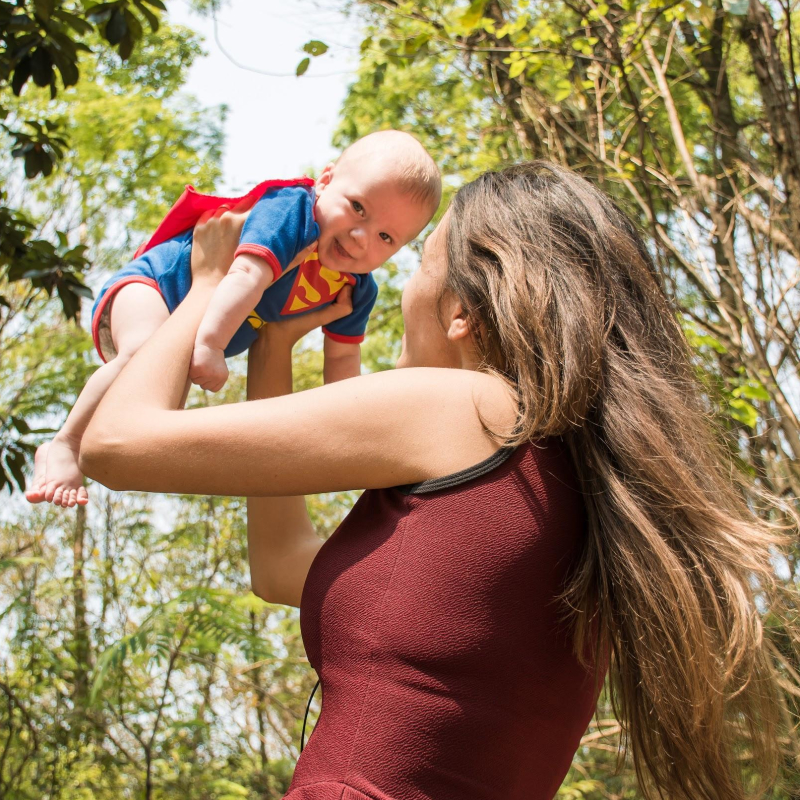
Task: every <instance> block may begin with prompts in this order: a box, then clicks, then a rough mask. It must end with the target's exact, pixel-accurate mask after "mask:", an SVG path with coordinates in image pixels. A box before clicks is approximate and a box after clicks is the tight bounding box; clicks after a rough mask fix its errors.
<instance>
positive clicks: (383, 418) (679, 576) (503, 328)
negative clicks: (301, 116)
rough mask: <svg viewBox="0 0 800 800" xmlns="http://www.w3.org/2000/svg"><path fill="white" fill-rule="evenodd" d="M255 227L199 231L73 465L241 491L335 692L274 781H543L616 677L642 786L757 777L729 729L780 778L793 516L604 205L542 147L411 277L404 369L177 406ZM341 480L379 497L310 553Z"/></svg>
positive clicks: (279, 364) (144, 485)
mask: <svg viewBox="0 0 800 800" xmlns="http://www.w3.org/2000/svg"><path fill="white" fill-rule="evenodd" d="M240 224H241V219H239V218H238V216H237V215H235V214H225V215H223V216H221V217H220V218H217V219H214V220H210V221H209V222H208V224H207V226H206V227H205V228H204V229H203V230H202V231H200V232H199V233H198V244H200V245H201V246H200V247H195V251H196V256H195V255H193V270H194V272H193V275H194V278H193V280H194V283H193V287H192V291H191V293H190V295H189V297H188V298H187V299H186V300H185V301H184V303H183V304H182V305H181V306H180V307H179V309H178V310H177V312H176V313H175V314H173V316H172V317H171V318H170V320H169V321H168V322H167V324H166V325H164V327H163V328H162V329H160V330H159V332H158V333H157V334H156V335H155V336H154V337H153V338H152V339H151V340H150V341H149V342H148V343H147V345H146V346H145V347H144V348H143V349H142V350H141V351H140V353H139V354H138V355H137V356H136V357H135V358H134V359H133V360H132V361H131V363H130V364H129V365H128V366H127V367H126V369H125V370H124V371H123V373H122V374H121V376H120V378H119V379H118V380H117V382H116V383H115V384H114V386H113V387H112V390H111V391H110V392H109V394H108V395H107V396H106V398H105V400H104V401H103V403H102V404H101V406H100V408H99V409H98V411H97V413H96V415H95V417H94V419H93V421H92V423H91V426H90V428H89V430H88V431H87V434H86V437H85V439H84V450H83V452H82V469H83V470H84V472H85V473H86V474H88V475H90V476H91V477H93V478H95V479H96V480H99V481H101V482H103V483H105V484H106V485H108V486H111V487H113V488H117V489H139V490H147V491H159V492H195V493H213V494H235V495H242V494H247V495H250V500H249V505H248V508H249V542H250V548H251V564H252V568H253V575H252V579H253V586H254V589H255V591H257V592H258V593H259V594H261V595H262V596H263V597H265V598H266V599H269V600H271V601H273V602H280V603H290V604H295V605H299V604H301V600H302V605H301V608H302V614H301V620H302V627H303V636H304V641H305V644H306V648H307V651H308V654H309V658H310V659H311V662H312V664H313V665H314V666H315V668H316V669H317V671H318V672H319V674H320V677H321V681H322V686H323V691H324V704H323V710H322V713H321V715H320V719H319V722H318V724H317V727H316V728H315V731H314V735H313V736H312V738H311V740H310V742H309V745H308V748H307V749H306V751H305V752H304V754H303V756H302V758H301V759H300V761H299V762H298V767H297V771H296V774H295V778H294V782H293V784H292V789H291V791H290V792H289V795H288V797H289V798H291V800H312V799H313V800H327V799H328V798H350V799H351V800H364V798H372V799H373V800H389V799H390V798H395V800H399V798H415V799H416V798H420V799H421V798H435V800H445V799H448V800H449V798H453V799H455V798H496V799H497V800H500V799H501V798H502V799H503V800H509V799H510V798H526V799H530V798H533V799H534V800H549V799H550V798H552V796H553V794H554V793H555V792H556V790H557V788H558V785H559V783H560V782H561V780H562V779H563V777H564V775H565V773H566V771H567V769H568V768H569V764H570V760H571V758H572V755H573V753H574V752H575V749H576V748H577V746H578V743H579V739H580V736H581V734H582V733H583V731H584V730H585V728H586V725H587V724H588V722H589V719H590V716H591V713H592V709H593V706H594V704H595V701H596V697H597V693H598V688H599V686H600V684H601V682H602V678H603V676H604V673H605V671H606V668H608V669H609V678H610V686H611V690H612V692H613V695H612V696H613V697H614V699H615V702H616V705H617V709H618V715H619V717H620V719H621V721H622V722H623V723H624V725H625V726H626V729H627V732H628V737H629V739H630V743H631V746H632V752H633V756H634V758H635V763H636V767H637V770H638V772H639V775H640V777H641V779H642V782H643V788H644V789H645V791H647V792H648V796H653V797H656V796H658V797H670V798H692V799H693V800H696V798H709V799H711V798H714V800H722V798H724V799H725V800H733V799H735V798H743V797H745V796H746V791H745V786H744V784H745V778H744V777H743V775H742V763H743V762H742V761H741V760H740V759H739V755H740V753H741V750H742V746H743V737H744V738H745V739H746V742H745V745H746V748H747V750H748V752H749V753H750V755H751V756H752V760H753V761H754V762H755V765H756V766H757V767H758V769H759V770H760V774H761V775H762V776H763V780H764V782H765V783H766V782H768V781H769V780H770V778H771V776H772V770H773V769H774V765H775V761H776V757H777V756H776V744H775V742H776V739H777V733H776V728H777V718H778V705H777V695H776V691H775V689H774V685H775V684H774V679H773V672H772V667H771V664H770V660H769V658H768V656H767V654H766V650H765V645H764V643H763V642H762V638H761V633H762V632H761V625H760V621H759V615H758V613H757V611H756V607H755V603H754V598H753V590H752V585H753V584H752V579H753V577H755V578H756V579H757V580H758V581H760V585H761V586H762V587H768V586H769V582H770V576H771V568H770V561H769V548H770V546H771V545H772V544H773V543H775V542H776V541H778V536H777V534H776V533H775V532H774V531H773V530H772V529H770V528H768V527H767V526H766V525H765V524H763V523H762V522H760V521H759V520H758V519H757V518H756V517H755V516H753V515H752V514H751V513H750V512H749V510H748V508H747V506H746V505H745V504H744V503H743V502H742V500H741V499H740V498H741V496H740V494H739V493H738V490H737V488H736V487H734V486H732V485H731V476H730V473H729V471H728V468H727V465H726V462H725V459H724V458H723V456H722V452H721V448H720V447H719V445H718V443H717V442H716V441H715V438H714V436H713V434H712V432H711V430H710V429H709V426H708V422H707V419H706V413H705V409H704V407H703V404H702V401H701V393H700V391H699V389H698V386H697V383H696V380H695V377H694V372H693V368H692V365H691V363H690V359H689V353H688V350H687V347H686V343H685V341H684V338H683V336H682V333H681V330H680V327H679V325H678V324H677V322H676V320H675V316H674V314H673V312H672V311H671V309H670V307H669V305H668V303H667V301H666V300H665V297H664V294H663V292H662V290H661V288H660V285H659V281H658V278H657V275H656V273H655V270H654V267H653V264H652V262H651V259H650V257H649V255H648V253H647V251H646V249H645V247H644V245H643V243H642V241H641V239H640V238H639V236H638V234H637V233H636V231H635V229H634V228H633V226H632V225H631V223H630V222H629V221H628V220H627V219H626V217H625V216H624V215H623V214H622V213H621V212H620V211H619V210H618V209H617V208H616V207H615V206H614V204H613V203H612V202H611V201H610V200H609V199H608V198H607V197H606V196H605V195H603V194H602V193H601V192H599V191H597V190H596V189H594V188H593V187H592V186H591V185H590V184H589V183H588V182H586V181H584V180H582V179H581V178H579V177H578V176H576V175H575V174H573V173H571V172H569V171H568V170H565V169H563V168H560V167H556V166H554V165H552V164H547V163H542V162H535V163H530V164H523V165H519V166H516V167H512V168H510V169H507V170H505V171H503V172H500V173H487V174H485V175H483V176H482V177H481V178H479V179H477V180H476V181H474V182H473V183H471V184H469V185H467V186H465V187H463V188H462V189H461V190H460V191H459V192H458V194H457V195H456V198H455V199H454V201H453V204H452V206H451V208H450V210H449V211H448V213H447V214H446V215H445V217H444V219H443V220H442V222H441V223H440V225H439V226H438V227H437V229H436V230H435V231H434V233H433V234H431V236H430V237H429V238H428V240H427V242H426V244H425V250H424V254H423V259H422V264H421V266H420V268H419V270H418V271H417V272H416V273H415V274H414V276H413V277H412V278H411V280H410V281H409V284H408V286H407V287H406V290H405V292H404V295H403V318H404V323H405V330H406V333H405V336H404V340H403V351H402V354H401V356H400V360H399V362H398V367H404V369H399V370H395V371H389V372H384V373H379V374H375V375H367V376H362V377H359V378H355V379H352V380H349V381H344V382H342V383H339V384H334V385H330V386H326V387H323V388H320V389H314V390H311V391H307V392H303V393H300V394H298V395H295V396H293V397H274V398H272V399H265V400H261V401H259V402H252V403H247V404H239V405H229V406H222V407H215V408H207V409H198V410H191V411H183V410H177V409H178V408H179V407H180V404H181V399H182V395H183V391H184V385H185V382H186V376H187V370H188V364H189V357H190V354H191V349H192V342H193V341H194V335H195V331H196V329H197V325H198V323H199V320H200V319H201V317H202V314H203V310H204V308H205V306H206V303H207V301H208V297H209V296H210V294H211V292H212V291H213V288H214V286H215V285H216V283H217V282H218V281H219V280H220V278H221V271H220V265H222V264H228V263H230V255H231V253H232V251H233V248H234V246H235V244H234V243H235V241H236V240H237V235H238V234H237V232H238V226H239V225H240ZM346 310H347V309H346V298H344V299H343V301H342V306H341V307H340V308H339V309H338V310H337V309H336V308H334V309H333V310H332V311H329V313H330V314H336V313H345V312H346ZM312 321H313V322H319V320H318V319H316V318H312ZM305 324H309V323H308V322H307V323H305ZM303 325H304V323H302V322H301V321H298V322H297V323H291V324H290V325H288V326H286V327H284V328H283V329H280V327H279V326H276V327H275V328H273V329H272V330H271V331H270V333H269V334H268V335H267V336H265V337H264V338H262V340H261V341H260V342H259V344H258V346H257V348H256V350H255V352H254V353H253V354H252V355H251V358H252V360H253V370H254V371H253V372H252V373H251V377H252V381H251V392H252V396H254V397H255V396H259V395H262V396H265V395H277V394H282V393H285V392H289V391H290V389H291V377H290V357H291V356H290V350H291V345H292V343H293V341H294V339H295V338H296V337H297V336H298V335H300V334H301V333H302V330H303ZM292 326H293V327H292ZM268 330H269V329H268ZM259 363H262V364H263V363H268V367H269V369H268V370H267V371H263V370H262V371H261V372H259V371H258V366H257V365H258V364H259ZM164 364H168V365H169V367H168V368H163V367H160V368H157V367H156V365H164ZM130 419H136V420H137V425H136V426H131V425H126V424H122V423H121V422H120V420H130ZM393 487H394V488H393ZM353 488H361V489H369V490H372V491H367V492H365V493H364V495H362V497H361V498H360V500H359V502H358V503H357V504H356V506H355V508H354V509H353V510H352V512H351V513H350V515H349V516H348V517H347V519H346V520H345V522H344V523H343V525H342V526H341V527H340V528H339V530H338V531H337V532H336V533H335V534H334V535H333V536H332V537H331V539H330V540H328V542H327V543H326V544H325V545H324V546H322V544H321V542H320V540H319V539H318V538H317V537H316V536H315V534H314V531H313V529H312V527H311V525H310V522H309V520H308V517H307V515H306V513H305V508H304V504H303V500H302V498H301V497H297V496H298V495H303V494H307V493H317V492H329V491H336V490H341V489H353ZM745 734H747V736H745ZM648 787H650V788H648ZM750 788H752V786H751V787H750Z"/></svg>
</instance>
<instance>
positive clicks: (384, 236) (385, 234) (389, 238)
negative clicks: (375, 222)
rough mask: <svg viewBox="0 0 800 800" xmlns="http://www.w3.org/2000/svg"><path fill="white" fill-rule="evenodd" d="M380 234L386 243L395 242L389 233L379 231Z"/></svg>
mask: <svg viewBox="0 0 800 800" xmlns="http://www.w3.org/2000/svg"><path fill="white" fill-rule="evenodd" d="M378 235H379V236H380V237H381V239H383V241H384V242H386V244H393V243H394V242H393V240H392V237H391V236H389V234H388V233H379V234H378Z"/></svg>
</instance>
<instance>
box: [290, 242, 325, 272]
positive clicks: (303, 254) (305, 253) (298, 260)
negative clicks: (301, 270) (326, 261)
mask: <svg viewBox="0 0 800 800" xmlns="http://www.w3.org/2000/svg"><path fill="white" fill-rule="evenodd" d="M317 244H318V243H317V242H311V244H310V245H309V246H308V247H306V248H305V249H304V250H301V251H300V252H299V253H298V254H297V255H296V256H295V257H294V260H293V261H292V263H291V264H289V266H288V267H287V268H286V270H287V272H288V271H289V270H290V269H292V268H293V267H296V266H297V265H298V264H302V263H303V262H304V261H305V260H306V259H307V258H308V257H309V256H310V255H311V254H312V253H313V252H314V251H315V250H316V249H317Z"/></svg>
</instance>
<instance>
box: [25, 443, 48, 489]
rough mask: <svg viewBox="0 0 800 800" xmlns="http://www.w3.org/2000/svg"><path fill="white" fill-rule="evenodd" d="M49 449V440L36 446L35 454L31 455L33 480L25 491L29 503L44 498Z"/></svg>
mask: <svg viewBox="0 0 800 800" xmlns="http://www.w3.org/2000/svg"><path fill="white" fill-rule="evenodd" d="M49 449H50V442H45V443H44V444H43V445H40V446H39V447H37V448H36V455H35V456H34V457H33V480H32V481H31V485H30V486H29V487H28V489H27V491H26V492H25V499H26V500H27V501H28V502H29V503H41V502H42V501H43V500H44V492H45V489H46V487H47V451H48V450H49Z"/></svg>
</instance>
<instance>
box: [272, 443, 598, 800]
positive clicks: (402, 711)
mask: <svg viewBox="0 0 800 800" xmlns="http://www.w3.org/2000/svg"><path fill="white" fill-rule="evenodd" d="M504 455H506V454H504ZM492 467H493V468H491V469H490V471H489V472H486V473H485V474H480V472H481V471H480V470H476V471H467V472H469V473H470V474H472V475H475V474H477V475H478V477H472V478H469V477H468V478H467V479H466V481H465V482H461V483H457V484H456V485H447V487H446V488H443V489H441V490H438V491H437V490H434V491H430V483H429V482H426V484H427V485H423V487H424V490H423V491H422V492H418V493H411V494H408V493H404V492H403V491H400V490H398V489H382V490H369V491H366V492H364V494H363V495H362V496H361V498H360V499H359V501H358V502H357V503H356V505H355V507H354V508H353V510H352V511H351V512H350V514H349V515H348V516H347V518H346V519H345V521H344V522H343V523H342V525H341V526H340V527H339V528H338V530H337V531H336V532H335V533H334V534H333V536H331V538H330V539H329V540H328V541H327V542H326V543H325V544H324V545H323V547H322V549H321V550H320V552H319V554H318V556H317V558H316V559H315V560H314V563H313V564H312V566H311V570H310V572H309V575H308V579H307V581H306V585H305V588H304V591H303V598H302V605H301V626H302V632H303V641H304V643H305V647H306V651H307V653H308V656H309V659H310V661H311V664H312V665H313V666H314V668H315V669H316V670H317V672H318V674H319V676H320V679H321V682H322V692H323V699H322V711H321V714H320V717H319V720H318V722H317V725H316V728H315V729H314V731H313V733H312V735H311V738H310V739H309V741H308V743H307V745H306V748H305V750H304V752H303V755H302V756H301V757H300V759H299V761H298V764H297V769H296V771H295V775H294V780H293V782H292V786H291V788H290V791H289V793H288V795H287V796H286V798H287V800H334V798H335V799H336V800H365V798H366V799H367V800H423V799H431V800H466V799H467V798H470V799H474V800H523V798H524V800H551V798H552V797H553V796H554V794H555V793H556V791H557V789H558V787H559V785H560V784H561V782H562V780H563V778H564V776H565V774H566V772H567V770H568V769H569V766H570V763H571V760H572V756H573V754H574V752H575V750H576V749H577V747H578V744H579V742H580V737H581V735H582V734H583V733H584V731H585V730H586V727H587V725H588V723H589V721H590V719H591V715H592V712H593V710H594V703H595V699H596V696H597V690H598V679H597V678H596V676H594V675H593V674H590V673H587V672H586V671H584V670H583V669H582V668H581V667H580V666H579V664H578V662H577V659H576V658H575V656H574V655H573V653H572V645H571V642H570V637H569V634H568V631H567V629H566V627H565V626H564V624H563V622H562V621H561V620H562V616H563V612H564V609H563V607H561V606H560V605H559V604H558V603H557V602H556V601H555V598H556V597H557V595H558V594H559V592H560V591H561V589H562V588H563V585H564V581H565V578H566V576H567V573H568V571H569V569H570V567H571V565H572V564H573V563H574V559H575V556H576V554H577V553H578V551H579V548H580V546H581V543H582V541H583V537H584V536H585V525H586V520H585V512H584V505H583V500H582V498H581V495H580V493H579V491H578V490H577V488H576V483H575V478H574V474H573V470H572V468H571V465H570V462H569V458H568V456H567V454H566V453H565V452H564V449H563V447H562V446H561V444H560V443H559V442H557V441H552V442H547V443H539V444H534V445H531V444H526V445H523V446H521V447H519V448H517V450H516V451H515V452H513V454H511V455H510V457H508V458H506V459H505V460H503V459H502V458H495V461H494V464H492ZM450 483H451V482H448V481H445V484H450ZM408 490H409V489H408V487H405V491H406V492H408ZM412 492H413V489H412Z"/></svg>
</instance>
